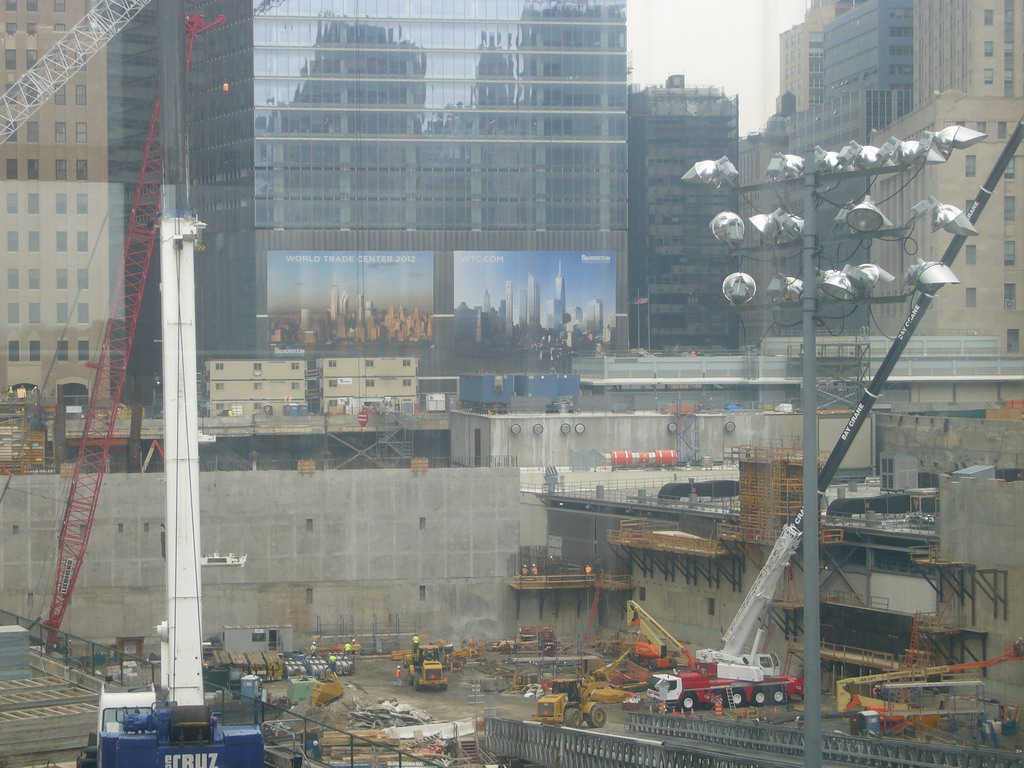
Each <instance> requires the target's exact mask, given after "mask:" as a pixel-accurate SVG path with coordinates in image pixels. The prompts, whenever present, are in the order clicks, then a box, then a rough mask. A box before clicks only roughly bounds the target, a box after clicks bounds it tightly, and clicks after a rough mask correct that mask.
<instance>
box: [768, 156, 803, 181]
mask: <svg viewBox="0 0 1024 768" xmlns="http://www.w3.org/2000/svg"><path fill="white" fill-rule="evenodd" d="M803 172H804V159H803V158H802V157H800V155H784V154H783V153H782V152H776V153H775V156H774V157H773V158H772V159H771V160H770V161H769V162H768V171H767V175H768V178H769V179H770V180H771V181H783V180H784V179H798V178H800V176H801V175H803Z"/></svg>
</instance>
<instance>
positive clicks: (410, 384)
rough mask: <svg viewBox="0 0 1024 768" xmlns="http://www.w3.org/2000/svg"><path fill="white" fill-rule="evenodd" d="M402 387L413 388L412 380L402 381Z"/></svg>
mask: <svg viewBox="0 0 1024 768" xmlns="http://www.w3.org/2000/svg"><path fill="white" fill-rule="evenodd" d="M402 386H403V387H411V386H412V379H402Z"/></svg>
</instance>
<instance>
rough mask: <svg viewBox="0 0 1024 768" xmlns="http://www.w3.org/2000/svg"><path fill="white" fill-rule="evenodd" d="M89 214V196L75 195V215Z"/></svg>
mask: <svg viewBox="0 0 1024 768" xmlns="http://www.w3.org/2000/svg"><path fill="white" fill-rule="evenodd" d="M88 212H89V196H88V195H85V194H78V195H75V213H79V214H86V213H88Z"/></svg>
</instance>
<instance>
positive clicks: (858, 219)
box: [846, 195, 892, 232]
mask: <svg viewBox="0 0 1024 768" xmlns="http://www.w3.org/2000/svg"><path fill="white" fill-rule="evenodd" d="M846 225H847V226H848V227H849V228H850V229H852V230H853V231H854V232H877V231H878V230H880V229H882V228H883V227H891V226H892V222H891V221H889V220H888V219H887V218H885V216H883V215H882V212H881V211H880V210H878V206H876V205H875V203H874V201H873V200H872V199H871V198H870V197H868V196H867V195H865V196H864V199H863V200H861V201H860V202H859V203H857V205H855V206H853V208H851V209H850V210H849V211H848V212H847V213H846Z"/></svg>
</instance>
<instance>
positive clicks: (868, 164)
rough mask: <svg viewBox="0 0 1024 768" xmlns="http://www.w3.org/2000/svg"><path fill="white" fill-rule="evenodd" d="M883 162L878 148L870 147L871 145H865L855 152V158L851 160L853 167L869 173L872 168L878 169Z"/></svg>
mask: <svg viewBox="0 0 1024 768" xmlns="http://www.w3.org/2000/svg"><path fill="white" fill-rule="evenodd" d="M884 162H885V158H884V157H882V156H881V153H880V152H879V149H878V147H875V146H872V145H871V144H865V145H864V146H863V147H861V148H860V150H859V151H858V152H857V156H856V157H855V158H853V165H854V167H856V168H858V169H860V170H862V171H869V170H871V169H872V168H878V167H879V166H881V165H882V164H883V163H884Z"/></svg>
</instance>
